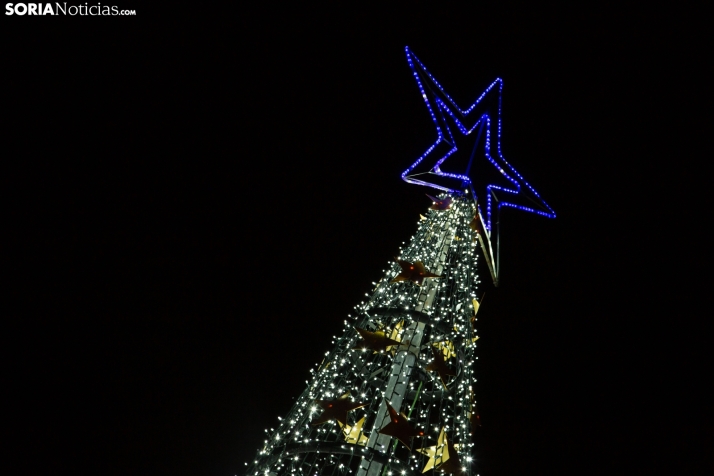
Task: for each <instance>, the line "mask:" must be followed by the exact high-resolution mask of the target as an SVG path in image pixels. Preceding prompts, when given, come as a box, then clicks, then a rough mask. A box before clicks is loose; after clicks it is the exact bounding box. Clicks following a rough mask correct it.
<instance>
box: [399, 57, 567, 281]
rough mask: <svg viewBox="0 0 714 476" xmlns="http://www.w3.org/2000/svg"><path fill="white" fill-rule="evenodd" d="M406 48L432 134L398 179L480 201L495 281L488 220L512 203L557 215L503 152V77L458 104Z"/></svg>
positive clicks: (494, 235)
mask: <svg viewBox="0 0 714 476" xmlns="http://www.w3.org/2000/svg"><path fill="white" fill-rule="evenodd" d="M406 53H407V62H408V63H409V67H410V68H411V70H412V74H413V76H414V79H415V80H416V82H417V86H418V88H419V93H420V95H421V97H422V98H423V100H424V102H425V104H426V108H427V111H428V113H429V115H430V116H431V119H432V121H433V122H434V126H435V129H436V131H435V132H436V140H435V142H434V143H433V144H431V145H430V146H429V147H428V148H427V149H426V150H425V151H424V152H423V153H422V154H421V155H420V156H419V157H418V158H417V159H416V160H415V161H414V163H413V164H411V165H410V166H409V168H408V169H406V170H405V171H404V172H403V173H402V179H403V180H405V181H406V182H409V183H413V184H418V185H424V186H427V187H431V188H434V189H437V190H440V191H443V192H447V193H450V194H465V195H468V196H470V197H472V198H473V199H474V200H478V201H479V203H480V205H481V212H482V213H483V215H482V220H483V223H482V225H483V226H481V229H479V230H475V231H477V234H478V236H479V237H480V238H479V239H480V241H481V247H482V248H483V249H484V253H485V254H486V256H487V257H488V264H489V271H490V272H491V277H492V279H493V282H494V284H495V285H496V286H498V275H499V270H498V259H497V257H498V255H499V239H498V234H499V230H498V226H495V227H492V223H493V222H498V214H499V213H500V210H501V209H502V208H503V207H509V208H516V209H518V210H523V211H527V212H530V213H535V214H538V215H541V216H545V217H548V218H555V212H554V211H553V209H552V208H551V207H550V206H549V205H548V204H547V203H546V202H545V201H544V200H543V199H542V198H541V196H540V195H539V194H538V192H537V191H536V190H535V189H534V188H533V187H532V186H531V185H530V184H529V183H528V182H526V181H525V179H524V178H523V176H522V175H521V174H519V173H518V172H517V171H516V169H515V168H513V166H512V165H511V164H510V163H508V161H506V159H505V158H504V157H503V155H502V154H501V150H502V148H501V93H502V89H503V80H501V78H496V80H495V81H493V82H492V83H491V84H490V85H489V86H488V87H486V89H485V90H484V91H483V93H481V94H480V95H479V96H478V97H477V98H476V100H475V101H474V102H473V103H472V104H471V105H470V106H468V107H465V108H462V107H460V106H459V105H457V104H456V103H455V102H454V100H453V99H452V98H451V96H449V94H448V93H447V92H446V91H445V90H444V88H443V87H442V86H441V84H439V83H438V82H437V81H436V79H435V78H434V76H432V74H431V73H430V72H429V71H428V70H427V69H426V67H425V66H424V64H423V63H422V62H421V61H420V60H419V58H417V57H416V55H415V54H414V53H413V52H412V51H411V50H410V49H409V48H408V47H407V48H406ZM447 169H448V170H447ZM472 178H473V180H472ZM474 226H479V224H477V223H474ZM484 231H485V232H486V233H484Z"/></svg>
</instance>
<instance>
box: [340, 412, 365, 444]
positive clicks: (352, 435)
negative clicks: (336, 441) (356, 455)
mask: <svg viewBox="0 0 714 476" xmlns="http://www.w3.org/2000/svg"><path fill="white" fill-rule="evenodd" d="M366 419H367V417H366V416H363V417H362V418H360V419H359V421H358V422H357V423H355V424H354V425H352V426H350V425H343V424H342V423H341V422H339V421H338V422H337V424H338V425H340V428H342V434H344V435H345V441H346V442H347V443H351V444H353V445H359V446H365V445H366V444H367V440H369V438H367V437H366V436H365V435H364V433H363V431H362V427H363V426H364V422H365V420H366Z"/></svg>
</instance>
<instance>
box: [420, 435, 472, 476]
mask: <svg viewBox="0 0 714 476" xmlns="http://www.w3.org/2000/svg"><path fill="white" fill-rule="evenodd" d="M457 449H459V445H455V444H453V443H451V442H450V441H449V440H448V438H447V437H446V428H442V429H441V433H439V439H438V440H437V442H436V446H430V447H427V448H420V449H418V450H417V451H418V452H420V453H422V454H425V455H427V456H428V457H429V461H427V462H426V466H424V469H423V470H422V473H426V472H427V471H429V470H430V469H433V470H435V471H439V472H441V473H451V474H461V473H462V472H463V470H462V469H461V465H460V464H459V454H458V453H457V452H456V450H457Z"/></svg>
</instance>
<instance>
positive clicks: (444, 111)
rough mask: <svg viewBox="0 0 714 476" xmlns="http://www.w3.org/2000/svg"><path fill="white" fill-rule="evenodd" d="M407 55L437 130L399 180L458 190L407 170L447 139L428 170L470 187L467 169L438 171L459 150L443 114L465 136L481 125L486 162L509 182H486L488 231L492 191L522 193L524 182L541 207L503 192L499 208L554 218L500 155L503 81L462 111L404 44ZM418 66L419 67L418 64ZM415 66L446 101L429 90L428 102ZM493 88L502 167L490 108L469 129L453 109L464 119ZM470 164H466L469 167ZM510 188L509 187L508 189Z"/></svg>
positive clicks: (425, 157) (497, 137)
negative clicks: (441, 153) (512, 199)
mask: <svg viewBox="0 0 714 476" xmlns="http://www.w3.org/2000/svg"><path fill="white" fill-rule="evenodd" d="M405 51H406V54H407V62H408V63H409V67H410V68H411V70H412V74H413V75H414V78H415V79H416V82H417V86H418V87H419V91H420V92H421V95H422V98H423V99H424V102H425V103H426V107H427V109H428V111H429V114H430V116H431V119H432V121H434V125H435V127H436V131H437V139H436V141H435V142H434V143H433V144H432V145H431V146H429V147H428V148H427V150H426V151H425V152H424V153H423V154H422V155H421V156H420V157H418V158H417V160H416V161H415V162H414V163H413V164H411V165H410V166H409V168H407V169H406V170H405V171H404V172H403V173H402V176H401V177H402V179H403V180H404V181H405V182H408V183H412V184H417V185H424V186H427V187H432V188H435V189H437V190H441V191H444V192H447V193H454V192H456V193H460V192H459V191H458V190H456V189H453V188H449V187H446V186H443V185H439V184H436V183H432V182H426V181H425V180H421V179H417V178H415V176H414V175H409V174H410V172H412V171H413V170H414V168H416V167H417V166H418V165H419V164H420V163H422V162H423V161H424V160H425V159H427V157H428V156H429V155H431V154H432V152H434V150H435V149H436V147H437V146H438V145H439V144H440V143H441V142H442V141H443V142H446V143H447V144H449V145H451V148H450V150H448V151H447V152H446V154H445V155H444V156H443V157H440V158H438V159H437V161H436V163H435V164H434V165H433V166H432V168H431V170H430V173H432V174H434V175H438V176H441V177H447V178H451V179H457V180H461V181H462V184H463V186H464V187H466V186H468V187H470V188H472V189H473V182H472V180H471V178H470V177H469V176H468V175H466V174H468V172H469V170H468V168H467V171H466V174H456V173H450V172H444V171H442V170H441V164H442V163H444V161H446V159H448V158H449V157H450V156H451V155H452V154H453V153H454V152H456V151H457V150H458V147H457V146H456V140H455V138H454V135H453V134H452V132H451V128H450V127H449V125H448V123H447V121H446V116H448V117H450V118H451V120H453V121H454V123H455V125H456V127H457V129H459V132H461V134H463V135H464V136H467V135H469V134H471V133H472V132H473V131H474V130H476V129H477V128H478V127H484V128H485V130H486V138H485V145H484V155H485V156H486V158H487V159H488V161H489V162H490V163H491V164H492V165H493V166H494V167H496V169H497V170H498V171H499V172H500V173H501V175H502V176H503V177H504V178H505V179H506V180H507V181H508V182H510V185H508V186H505V187H504V186H500V185H497V184H486V187H485V188H486V194H485V195H486V197H485V199H486V200H485V201H486V223H485V225H486V227H487V229H488V230H491V215H492V213H491V210H492V203H491V202H492V196H493V195H495V191H500V192H503V193H504V194H512V195H516V196H517V195H521V193H522V192H521V187H522V185H525V186H526V187H527V188H528V190H530V192H531V193H532V194H533V196H534V197H535V198H536V199H537V201H538V202H539V204H540V205H541V206H542V210H537V209H535V208H532V207H528V206H524V205H519V204H517V203H513V202H509V201H507V200H503V199H502V198H501V197H502V196H503V195H502V194H499V199H498V200H497V203H498V209H499V210H500V208H501V207H502V206H506V207H512V208H516V209H519V210H523V211H526V212H530V213H535V214H538V215H541V216H545V217H547V218H555V211H554V210H553V209H552V208H551V207H550V206H549V205H548V204H547V203H546V202H545V200H543V199H542V198H541V196H540V195H539V194H538V192H537V191H536V190H535V189H534V188H533V187H532V186H531V185H530V184H529V183H528V182H526V180H525V179H524V178H523V177H522V176H521V175H520V174H519V173H518V172H517V171H516V169H515V168H513V166H512V165H511V164H509V163H508V161H507V160H506V159H505V158H504V157H503V154H502V153H501V94H502V91H503V80H502V79H501V78H496V79H495V80H494V81H493V82H492V83H491V84H490V85H489V86H488V87H487V88H486V89H485V90H484V91H483V92H482V93H481V95H480V96H479V97H478V98H477V99H476V100H475V101H474V102H473V104H471V106H470V107H469V108H468V109H466V110H462V109H461V108H460V107H459V106H458V105H457V104H456V102H455V101H454V100H453V99H452V98H451V97H450V96H449V95H448V94H447V93H446V91H445V90H444V88H443V87H442V86H441V85H440V84H439V82H438V81H437V80H436V79H435V78H434V77H433V76H432V75H431V73H429V71H428V70H427V69H426V67H425V66H424V64H423V63H422V62H421V61H420V60H419V58H417V57H416V55H415V54H414V53H413V52H412V51H411V50H410V49H409V47H408V46H407V47H406V48H405ZM417 65H418V66H417ZM417 67H418V68H419V69H421V71H423V73H424V74H425V75H426V76H427V77H428V79H429V81H430V82H431V83H432V84H434V85H435V86H436V87H437V88H438V89H439V92H440V93H441V94H443V96H444V97H445V99H446V101H448V103H449V104H450V106H449V104H447V102H445V101H444V100H442V98H440V97H439V96H438V95H437V94H435V93H434V92H432V93H431V94H432V101H433V102H434V105H433V106H432V104H431V103H430V101H429V95H428V94H427V92H426V89H425V87H424V85H423V84H422V81H421V78H420V75H419V72H418V71H417ZM496 87H498V89H497V92H498V111H497V113H496V117H497V120H496V121H495V122H496V123H497V133H496V147H495V150H496V155H497V159H498V160H499V161H500V162H502V163H503V164H504V165H505V167H504V166H501V165H499V164H498V163H497V161H496V160H494V157H492V156H491V153H490V151H491V125H492V124H491V123H492V119H491V115H489V111H488V110H487V111H486V112H484V113H483V114H482V115H481V116H480V117H479V118H478V120H477V121H476V122H475V124H474V125H473V127H471V128H470V129H468V128H467V127H466V126H465V125H464V124H463V123H462V122H461V121H460V120H459V118H458V117H457V114H455V112H454V110H455V111H456V112H457V113H458V114H460V115H461V116H462V117H463V118H466V117H467V116H468V115H469V114H470V113H471V112H473V111H474V109H476V107H477V106H478V105H479V104H481V101H482V100H483V99H484V98H485V97H486V95H487V94H489V93H490V92H491V91H493V90H494V89H495V88H496ZM435 110H436V111H437V112H438V113H439V115H440V116H441V119H442V122H443V129H446V135H447V136H445V134H444V131H443V130H442V125H441V124H440V122H439V119H438V118H437V116H436V114H435ZM470 165H471V164H470V163H469V167H470ZM509 187H512V188H509ZM479 198H484V197H479Z"/></svg>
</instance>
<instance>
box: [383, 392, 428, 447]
mask: <svg viewBox="0 0 714 476" xmlns="http://www.w3.org/2000/svg"><path fill="white" fill-rule="evenodd" d="M384 403H386V405H387V410H388V411H389V419H390V420H391V421H390V422H389V423H388V424H387V426H385V427H384V428H382V429H381V430H379V433H380V434H382V435H389V436H392V437H394V438H396V439H398V440H399V441H401V442H402V444H403V445H404V446H406V447H407V449H408V450H409V451H411V449H412V448H411V446H410V445H409V443H410V440H411V439H412V438H413V437H415V436H424V432H423V431H422V430H417V429H416V428H413V427H412V426H411V425H410V424H409V421H408V420H407V416H406V415H405V414H404V413H398V412H397V411H396V410H395V409H394V407H392V406H391V405H390V404H389V403H387V402H386V401H385V402H384Z"/></svg>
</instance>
